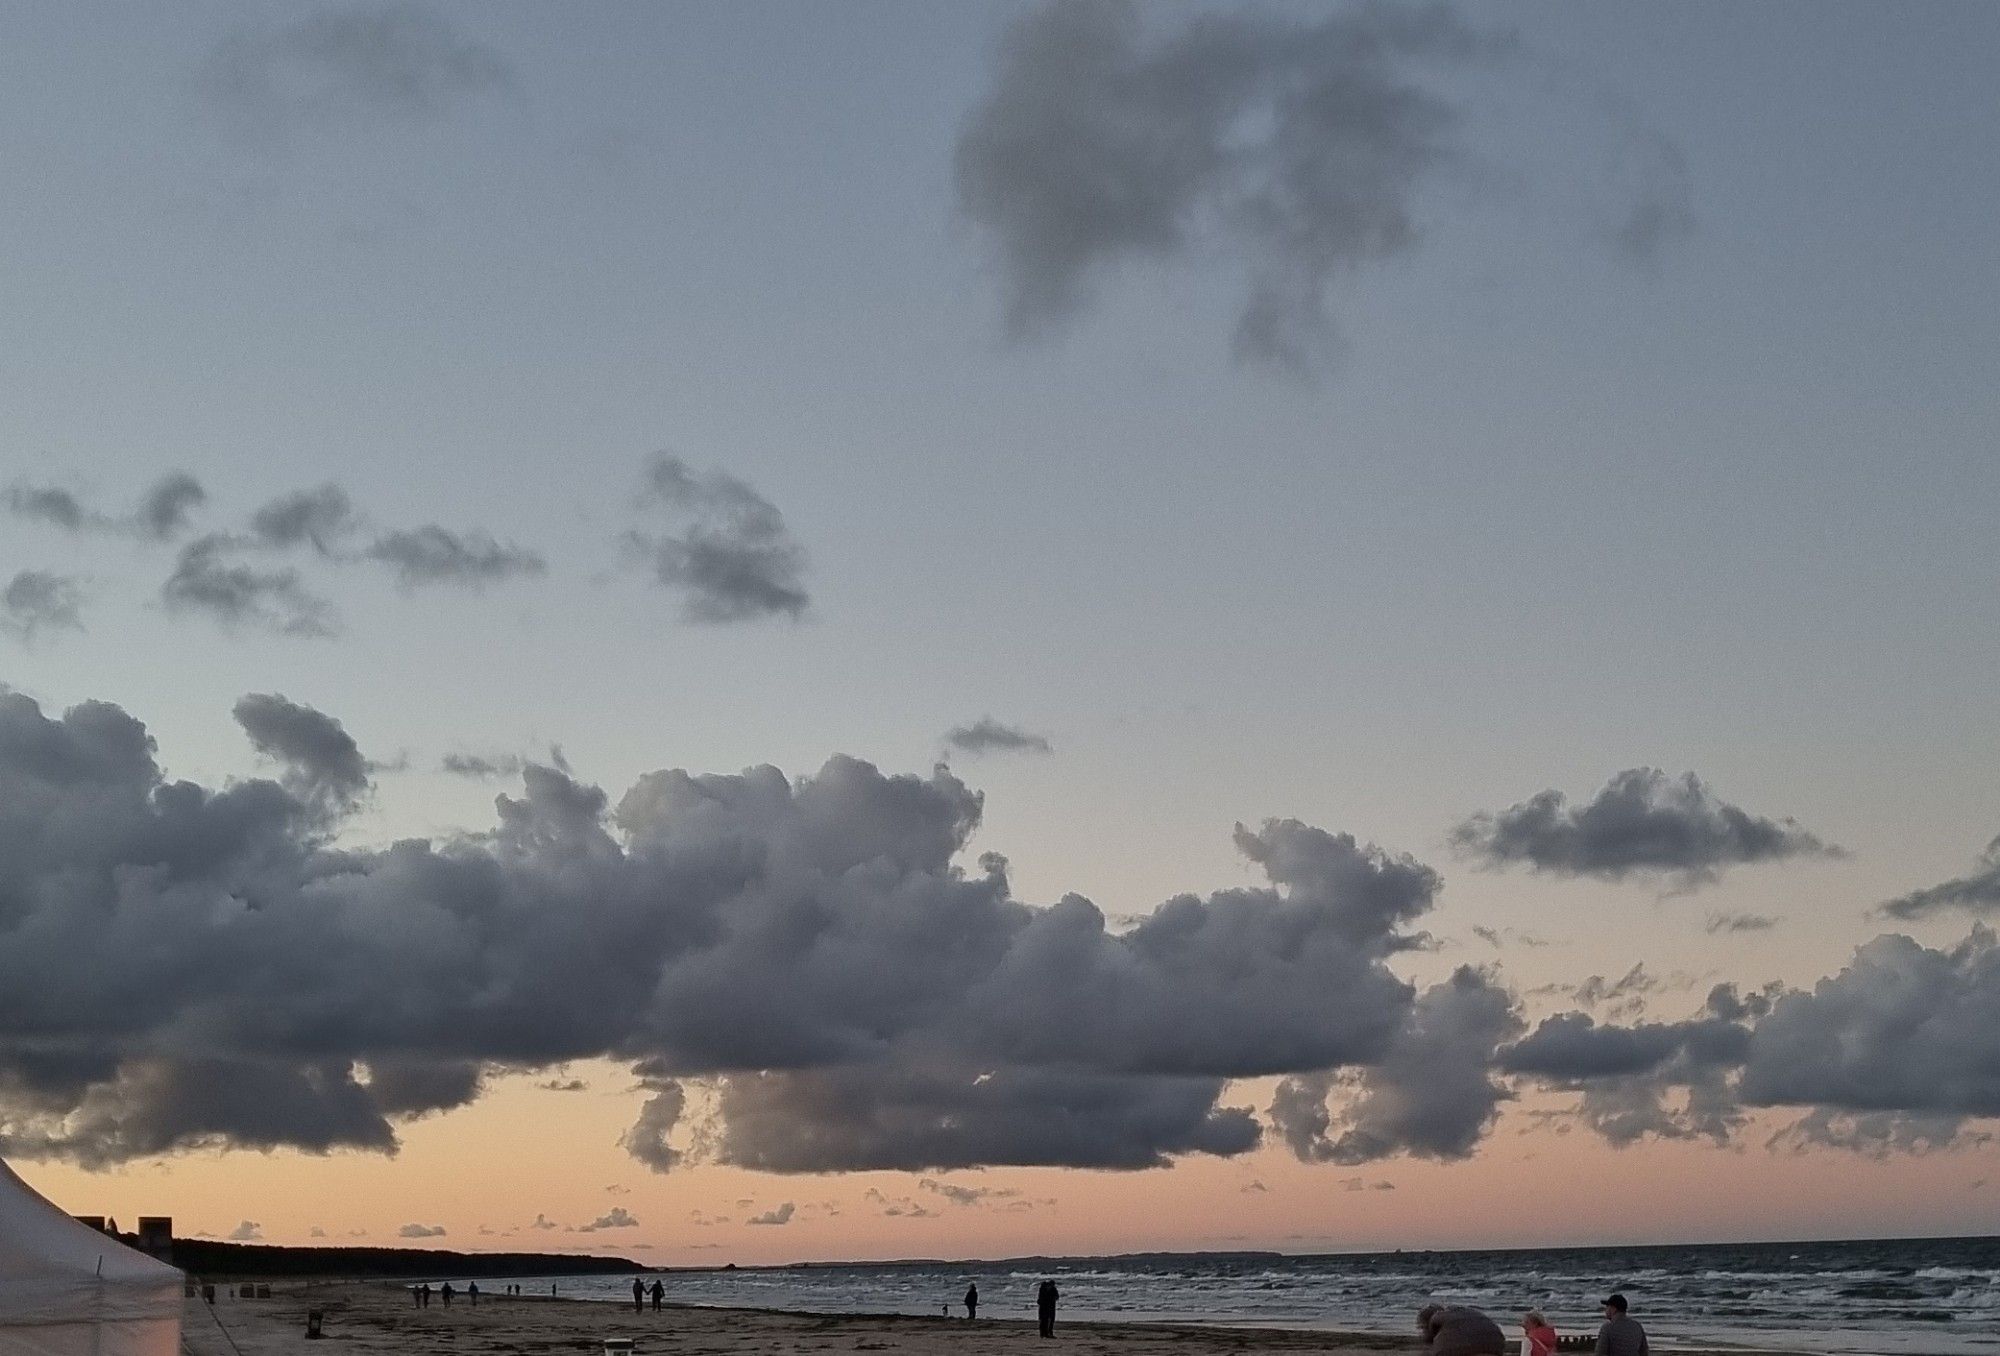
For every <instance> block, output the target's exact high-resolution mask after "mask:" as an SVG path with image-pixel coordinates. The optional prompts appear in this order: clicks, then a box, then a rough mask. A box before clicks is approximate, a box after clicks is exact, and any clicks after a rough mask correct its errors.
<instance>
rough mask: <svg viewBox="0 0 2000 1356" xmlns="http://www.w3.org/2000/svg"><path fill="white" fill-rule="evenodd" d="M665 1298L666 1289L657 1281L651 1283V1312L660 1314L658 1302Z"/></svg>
mask: <svg viewBox="0 0 2000 1356" xmlns="http://www.w3.org/2000/svg"><path fill="white" fill-rule="evenodd" d="M666 1297H667V1288H666V1287H665V1286H664V1285H661V1284H660V1283H659V1282H658V1281H654V1282H653V1312H654V1313H656V1314H657V1313H658V1312H660V1301H662V1300H664V1299H665V1298H666Z"/></svg>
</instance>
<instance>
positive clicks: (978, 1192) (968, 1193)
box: [917, 1177, 1021, 1205]
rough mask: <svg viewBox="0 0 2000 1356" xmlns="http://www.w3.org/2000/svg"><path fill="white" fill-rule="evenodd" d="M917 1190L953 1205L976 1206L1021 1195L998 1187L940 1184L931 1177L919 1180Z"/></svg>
mask: <svg viewBox="0 0 2000 1356" xmlns="http://www.w3.org/2000/svg"><path fill="white" fill-rule="evenodd" d="M917 1189H918V1190H919V1191H928V1192H930V1193H931V1194H932V1195H933V1196H942V1197H944V1198H945V1199H946V1200H948V1201H950V1202H951V1203H952V1204H953V1205H977V1204H979V1203H980V1202H981V1201H1004V1200H1009V1199H1011V1198H1013V1197H1015V1196H1018V1195H1020V1194H1021V1193H1020V1192H1018V1191H1014V1190H1012V1189H1003V1188H1000V1187H969V1186H959V1185H957V1184H956V1183H952V1182H940V1181H938V1180H937V1179H936V1178H933V1177H925V1178H921V1179H919V1180H918V1182H917Z"/></svg>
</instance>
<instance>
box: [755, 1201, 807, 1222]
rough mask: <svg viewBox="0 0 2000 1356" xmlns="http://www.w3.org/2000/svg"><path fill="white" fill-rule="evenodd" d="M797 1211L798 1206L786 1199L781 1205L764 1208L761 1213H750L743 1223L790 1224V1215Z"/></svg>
mask: <svg viewBox="0 0 2000 1356" xmlns="http://www.w3.org/2000/svg"><path fill="white" fill-rule="evenodd" d="M797 1213H798V1207H797V1206H795V1205H793V1204H792V1203H791V1202H790V1201H786V1202H785V1203H784V1204H783V1205H780V1206H775V1207H773V1208H772V1209H769V1210H766V1211H765V1212H764V1213H763V1214H761V1215H752V1216H751V1217H750V1218H749V1219H747V1220H745V1221H744V1223H746V1224H790V1223H791V1222H792V1216H793V1215H795V1214H797Z"/></svg>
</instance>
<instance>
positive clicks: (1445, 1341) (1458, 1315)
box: [1417, 1304, 1507, 1356]
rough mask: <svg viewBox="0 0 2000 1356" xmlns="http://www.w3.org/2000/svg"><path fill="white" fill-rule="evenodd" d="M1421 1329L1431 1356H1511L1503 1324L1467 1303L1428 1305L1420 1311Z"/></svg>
mask: <svg viewBox="0 0 2000 1356" xmlns="http://www.w3.org/2000/svg"><path fill="white" fill-rule="evenodd" d="M1417 1330H1418V1331H1419V1332H1421V1333H1422V1334H1423V1335H1424V1351H1425V1352H1426V1353H1427V1354H1428V1356H1507V1337H1506V1335H1505V1334H1504V1333H1502V1332H1501V1331H1500V1325H1499V1324H1498V1323H1495V1322H1494V1321H1493V1320H1492V1319H1490V1318H1488V1317H1487V1316H1486V1315H1485V1314H1482V1313H1480V1312H1479V1310H1477V1309H1474V1308H1473V1307H1471V1306H1470V1305H1466V1304H1427V1305H1425V1306H1424V1307H1423V1308H1422V1309H1419V1310H1418V1311H1417Z"/></svg>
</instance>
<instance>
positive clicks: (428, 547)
mask: <svg viewBox="0 0 2000 1356" xmlns="http://www.w3.org/2000/svg"><path fill="white" fill-rule="evenodd" d="M367 555H368V558H369V559H370V560H375V561H380V562H381V563H382V564H385V565H387V566H389V567H390V568H391V569H392V570H393V571H394V572H395V575H396V582H397V583H398V584H400V585H402V586H403V587H404V588H417V587H420V586H422V585H425V584H459V585H463V586H466V587H470V588H479V587H482V586H484V585H487V584H492V583H498V582H500V581H502V580H507V579H517V578H521V577H524V576H529V575H538V574H542V573H544V572H545V571H546V570H547V569H548V566H547V564H546V563H545V562H544V561H543V560H542V558H541V557H540V556H538V555H536V554H535V553H534V552H533V551H529V550H526V549H525V548H523V547H519V546H515V545H513V544H511V543H502V542H497V541H495V540H494V539H493V538H492V537H490V536H488V535H487V534H486V533H484V532H465V533H462V532H453V531H450V530H448V529H446V528H442V527H439V526H438V525H437V524H435V523H429V524H426V525H424V526H423V527H418V528H411V529H399V530H397V531H394V532H388V533H385V534H383V535H382V536H381V537H379V538H377V539H376V540H375V542H374V543H373V544H372V545H371V546H369V548H368V551H367Z"/></svg>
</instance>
